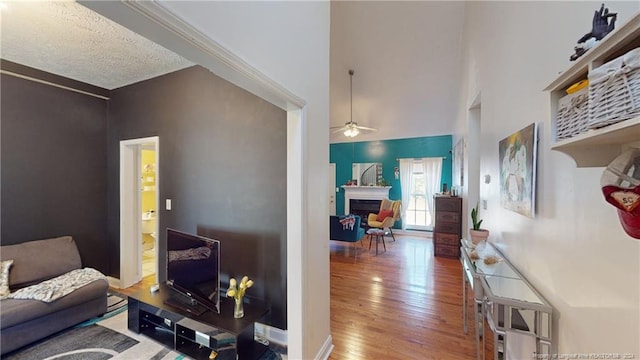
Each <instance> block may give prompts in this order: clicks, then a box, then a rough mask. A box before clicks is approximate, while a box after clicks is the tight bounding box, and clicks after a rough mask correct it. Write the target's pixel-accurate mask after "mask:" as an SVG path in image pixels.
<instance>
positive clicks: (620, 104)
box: [588, 48, 640, 129]
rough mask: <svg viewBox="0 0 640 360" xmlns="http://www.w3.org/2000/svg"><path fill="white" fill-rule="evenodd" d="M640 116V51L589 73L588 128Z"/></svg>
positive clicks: (637, 50) (633, 51) (621, 57)
mask: <svg viewBox="0 0 640 360" xmlns="http://www.w3.org/2000/svg"><path fill="white" fill-rule="evenodd" d="M638 115H640V48H637V49H634V50H631V51H629V52H628V53H626V54H625V55H623V56H620V57H618V58H616V59H614V60H612V61H610V62H608V63H606V64H604V65H602V66H600V67H598V68H597V69H594V70H592V71H591V72H589V122H588V127H589V129H597V128H601V127H603V126H607V125H611V124H615V123H618V122H620V121H624V120H628V119H631V118H633V117H635V116H638Z"/></svg>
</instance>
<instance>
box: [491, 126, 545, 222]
mask: <svg viewBox="0 0 640 360" xmlns="http://www.w3.org/2000/svg"><path fill="white" fill-rule="evenodd" d="M537 134H538V127H537V124H536V123H533V124H531V125H529V126H527V127H525V128H524V129H522V130H520V131H517V132H515V133H513V134H511V135H510V136H508V137H506V138H504V139H502V140H500V143H499V146H498V151H499V157H498V158H499V161H500V204H501V205H502V207H504V208H505V209H508V210H511V211H515V212H517V213H518V214H522V215H524V216H527V217H530V218H533V217H534V216H535V200H536V196H535V195H536V162H537V151H538V147H537V144H538V135H537Z"/></svg>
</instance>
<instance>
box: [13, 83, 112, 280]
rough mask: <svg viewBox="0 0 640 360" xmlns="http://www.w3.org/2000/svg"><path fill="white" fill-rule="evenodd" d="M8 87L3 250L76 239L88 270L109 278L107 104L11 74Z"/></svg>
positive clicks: (103, 101)
mask: <svg viewBox="0 0 640 360" xmlns="http://www.w3.org/2000/svg"><path fill="white" fill-rule="evenodd" d="M0 85H1V91H2V96H1V105H0V109H1V111H0V119H1V120H0V121H1V122H0V131H1V147H0V149H1V161H0V163H1V169H0V170H1V179H0V182H1V184H2V187H1V188H2V190H1V192H2V211H1V216H0V217H1V224H0V227H1V228H2V229H1V238H0V243H1V244H2V245H10V244H17V243H21V242H25V241H30V240H38V239H45V238H50V237H55V236H62V235H71V236H73V238H74V239H75V240H76V243H77V244H78V247H79V250H80V255H81V257H82V261H83V263H84V265H86V266H91V267H94V268H96V269H98V270H100V271H102V272H108V270H109V264H108V261H107V258H108V257H107V256H106V253H107V243H106V217H107V212H106V210H107V208H106V188H107V172H106V152H105V149H106V145H107V144H106V139H107V137H106V130H107V104H106V101H105V100H101V99H98V98H95V97H91V96H87V95H82V94H78V93H75V92H71V91H68V90H63V89H59V88H56V87H52V86H48V85H43V84H40V83H36V82H33V81H27V80H23V79H20V78H16V77H13V76H8V75H4V74H3V75H1V80H0ZM44 255H46V254H43V256H44Z"/></svg>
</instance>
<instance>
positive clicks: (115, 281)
mask: <svg viewBox="0 0 640 360" xmlns="http://www.w3.org/2000/svg"><path fill="white" fill-rule="evenodd" d="M107 281H109V286H111V287H112V288H116V289H122V286H121V285H120V284H121V282H120V279H116V278H114V277H111V276H107Z"/></svg>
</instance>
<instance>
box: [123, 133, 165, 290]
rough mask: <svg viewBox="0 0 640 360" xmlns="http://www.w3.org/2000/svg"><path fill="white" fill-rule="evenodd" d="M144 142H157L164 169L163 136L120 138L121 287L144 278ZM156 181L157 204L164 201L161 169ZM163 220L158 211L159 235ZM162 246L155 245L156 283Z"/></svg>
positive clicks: (157, 162)
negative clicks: (142, 192)
mask: <svg viewBox="0 0 640 360" xmlns="http://www.w3.org/2000/svg"><path fill="white" fill-rule="evenodd" d="M143 145H147V146H148V145H152V146H153V148H154V150H155V152H156V169H160V138H159V137H158V136H152V137H146V138H139V139H131V140H122V141H120V281H119V282H120V284H119V285H120V288H127V287H129V286H131V285H133V284H135V283H137V282H139V281H140V280H141V279H142V210H141V209H140V198H141V195H140V186H141V182H140V176H141V175H140V174H141V168H140V150H141V149H142V146H143ZM155 185H156V204H160V201H159V197H160V172H159V171H157V170H156V183H155ZM159 224H160V211H156V229H155V233H156V234H157V235H159V232H158V226H159ZM157 239H159V236H158V237H157ZM157 239H156V244H157V243H158V240H157ZM158 248H159V246H154V249H155V258H156V271H155V273H156V275H155V276H156V281H155V282H156V283H157V282H158V261H157V259H158Z"/></svg>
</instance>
